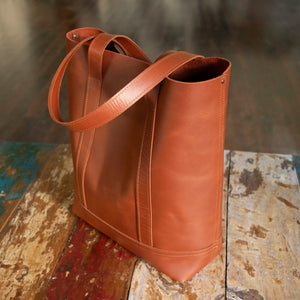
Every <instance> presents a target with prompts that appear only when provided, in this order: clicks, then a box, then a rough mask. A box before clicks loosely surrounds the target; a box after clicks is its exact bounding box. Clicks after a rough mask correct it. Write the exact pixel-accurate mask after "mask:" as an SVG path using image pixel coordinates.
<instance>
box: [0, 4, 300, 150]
mask: <svg viewBox="0 0 300 300" xmlns="http://www.w3.org/2000/svg"><path fill="white" fill-rule="evenodd" d="M299 16H300V9H299V1H298V0H290V1H282V0H274V1H268V0H266V1H259V0H249V1H242V0H241V1H237V0H236V1H233V0H231V1H227V0H219V1H217V0H206V1H200V0H198V1H196V0H185V1H183V0H158V1H154V0H152V1H149V0H125V1H121V0H98V1H91V0H89V1H87V0H86V1H79V0H73V1H30V0H28V1H25V0H18V1H13V0H2V1H1V4H0V42H1V44H0V105H1V106H0V140H6V141H34V142H47V143H67V142H68V141H69V135H68V131H67V130H66V129H64V128H62V127H60V126H58V125H56V124H54V123H53V122H52V120H51V119H50V117H49V115H48V110H47V93H48V88H49V84H50V80H51V77H52V76H53V74H54V72H55V70H56V68H57V67H58V65H59V63H60V61H61V60H62V59H63V57H64V55H65V33H66V32H67V31H68V30H70V29H74V28H77V27H85V26H91V27H99V28H101V29H104V30H105V31H107V32H109V33H117V34H125V35H128V36H129V37H131V38H132V39H133V40H134V41H135V42H137V43H138V44H139V45H140V47H141V48H142V49H143V50H144V51H145V52H146V54H148V55H149V57H150V58H151V59H152V60H153V59H155V58H156V57H157V56H159V55H160V54H161V53H162V52H164V51H166V50H169V49H178V50H179V49H180V50H185V51H189V52H193V53H197V54H203V55H205V56H221V57H225V58H228V59H229V60H231V62H232V77H231V85H230V91H229V105H228V112H227V128H226V141H225V147H226V148H227V149H231V150H246V151H258V152H273V153H291V154H300V97H299V94H300V84H299V83H300V81H299V79H300V68H299V65H300V55H299V41H300V39H299V31H300V30H299V28H300V22H299ZM62 94H63V96H64V97H65V94H66V93H65V92H64V91H63V93H62Z"/></svg>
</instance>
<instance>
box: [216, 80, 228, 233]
mask: <svg viewBox="0 0 300 300" xmlns="http://www.w3.org/2000/svg"><path fill="white" fill-rule="evenodd" d="M224 77H226V76H224ZM220 84H221V91H220V96H219V107H220V111H219V139H218V151H217V153H218V170H220V168H221V169H222V170H223V167H222V166H221V162H222V158H221V155H223V156H224V151H223V153H221V152H222V151H221V150H222V143H223V141H222V136H223V128H222V124H223V123H224V122H223V121H224V92H225V88H224V86H225V83H224V84H222V83H220ZM219 173H220V174H218V176H219V179H218V188H217V196H216V202H215V209H217V221H218V220H219V219H220V212H219V210H220V204H219V202H221V203H222V202H223V193H221V192H222V191H221V186H223V176H224V175H223V173H224V172H222V174H221V172H220V171H219ZM221 175H222V176H221ZM219 197H221V199H222V200H221V201H220V200H219ZM218 228H219V224H218V226H216V228H215V234H214V236H216V235H217V231H218Z"/></svg>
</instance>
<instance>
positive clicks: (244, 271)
mask: <svg viewBox="0 0 300 300" xmlns="http://www.w3.org/2000/svg"><path fill="white" fill-rule="evenodd" d="M230 170H231V171H230V182H229V183H230V188H229V198H228V253H227V255H228V269H227V296H228V299H299V297H300V262H299V257H300V217H299V213H300V210H299V208H300V196H299V183H298V179H297V175H296V170H295V165H294V162H293V158H292V156H290V155H273V154H257V153H247V152H232V155H231V168H230Z"/></svg>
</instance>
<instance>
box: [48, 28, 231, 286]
mask: <svg viewBox="0 0 300 300" xmlns="http://www.w3.org/2000/svg"><path fill="white" fill-rule="evenodd" d="M66 37H67V48H68V54H67V56H66V57H65V59H64V60H63V61H62V63H61V64H60V66H59V68H58V70H57V72H56V74H55V76H54V78H53V80H52V83H51V87H50V91H49V103H48V105H49V112H50V115H51V117H52V118H53V120H54V121H55V122H57V123H59V124H62V125H64V126H65V127H67V128H68V129H69V130H70V132H71V147H72V155H73V162H74V174H75V199H74V206H73V211H74V213H75V214H76V215H78V216H79V217H81V218H82V219H84V220H85V221H87V222H88V223H89V224H91V225H92V226H94V227H95V228H97V229H98V230H100V231H101V232H103V233H104V234H106V235H108V236H109V237H111V238H112V239H113V240H115V241H117V242H118V243H119V244H120V245H122V246H123V247H125V248H126V249H128V250H130V251H131V252H132V253H134V254H135V255H137V256H139V257H141V258H143V259H144V260H146V261H147V262H149V263H150V264H152V265H153V266H155V267H156V268H157V269H159V270H161V271H162V272H164V273H165V274H167V275H169V276H170V277H172V278H174V279H176V280H178V281H180V282H184V281H185V280H187V279H189V278H191V277H192V276H193V275H194V274H196V273H197V272H198V271H199V270H200V269H202V268H203V267H204V266H205V265H207V264H208V263H209V262H210V261H211V260H212V259H213V258H214V257H215V256H216V255H217V254H218V253H219V252H220V250H221V248H222V230H221V221H222V182H223V152H224V131H225V115H226V105H227V93H228V84H229V77H230V62H229V61H228V60H226V59H223V58H216V57H208V58H204V57H203V56H200V55H195V54H190V53H187V52H183V51H169V52H166V53H164V54H163V55H161V56H160V57H159V58H158V59H157V60H156V61H155V62H154V63H151V62H150V60H149V59H148V58H147V56H146V55H145V54H144V53H143V52H142V51H141V50H140V48H139V47H138V46H137V45H136V44H135V43H134V42H133V41H132V40H130V39H129V38H128V37H126V36H122V35H111V34H107V33H105V32H103V31H102V30H100V29H97V28H80V29H76V30H73V31H70V32H68V33H67V35H66ZM67 67H68V72H67V80H68V98H69V121H68V122H65V121H63V120H62V118H61V115H60V105H59V92H60V86H61V82H62V78H63V75H64V72H65V70H66V69H67Z"/></svg>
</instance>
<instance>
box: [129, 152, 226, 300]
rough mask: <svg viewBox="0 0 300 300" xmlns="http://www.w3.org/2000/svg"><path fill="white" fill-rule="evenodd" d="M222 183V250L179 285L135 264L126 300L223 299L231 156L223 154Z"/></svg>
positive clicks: (150, 269) (168, 278) (141, 263)
mask: <svg viewBox="0 0 300 300" xmlns="http://www.w3.org/2000/svg"><path fill="white" fill-rule="evenodd" d="M224 156H225V163H224V166H225V168H224V169H225V171H224V182H223V250H222V252H221V254H220V255H218V256H217V257H216V258H215V259H214V260H213V261H212V262H211V263H210V264H208V265H207V266H206V267H205V268H203V269H202V270H201V271H200V272H199V273H198V274H196V275H195V276H194V277H193V278H192V279H190V280H189V281H187V282H185V283H183V284H182V283H179V282H177V281H175V280H173V279H171V278H170V277H168V276H167V275H165V274H163V273H162V272H159V271H157V270H156V269H155V268H154V267H152V266H150V265H149V264H147V263H146V262H144V261H142V260H139V261H138V263H137V264H136V267H135V270H134V273H133V277H132V282H131V287H130V291H129V299H132V300H135V299H188V300H190V299H201V300H202V299H218V300H221V299H225V263H226V261H225V260H226V257H225V249H226V233H225V230H226V202H227V201H226V199H227V185H228V174H229V171H228V170H229V162H230V152H229V151H225V154H224Z"/></svg>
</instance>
